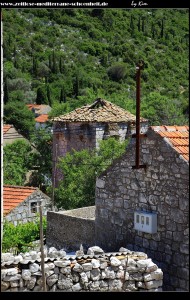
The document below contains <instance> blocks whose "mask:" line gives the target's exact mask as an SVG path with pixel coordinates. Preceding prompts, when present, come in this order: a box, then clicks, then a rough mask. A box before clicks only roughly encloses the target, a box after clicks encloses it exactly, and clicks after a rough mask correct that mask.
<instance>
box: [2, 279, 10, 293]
mask: <svg viewBox="0 0 190 300" xmlns="http://www.w3.org/2000/svg"><path fill="white" fill-rule="evenodd" d="M9 287H10V282H8V281H1V291H2V292H4V291H6V290H8V288H9Z"/></svg>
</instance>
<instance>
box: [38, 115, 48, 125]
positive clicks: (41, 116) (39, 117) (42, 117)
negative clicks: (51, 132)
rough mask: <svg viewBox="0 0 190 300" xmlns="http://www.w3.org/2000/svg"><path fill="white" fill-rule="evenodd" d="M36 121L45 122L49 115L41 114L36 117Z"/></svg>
mask: <svg viewBox="0 0 190 300" xmlns="http://www.w3.org/2000/svg"><path fill="white" fill-rule="evenodd" d="M35 121H36V122H38V123H45V122H47V121H48V115H46V114H44V115H40V116H38V117H37V118H35Z"/></svg>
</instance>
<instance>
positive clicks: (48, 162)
mask: <svg viewBox="0 0 190 300" xmlns="http://www.w3.org/2000/svg"><path fill="white" fill-rule="evenodd" d="M47 129H48V128H46V129H38V130H36V131H35V132H34V134H33V136H32V139H31V141H32V144H33V145H34V147H35V149H36V151H35V152H34V153H33V162H34V165H35V168H36V169H37V170H36V171H35V172H33V174H32V176H31V182H30V184H31V185H35V186H40V187H44V188H46V186H47V185H50V184H51V178H52V134H51V132H50V130H51V126H50V127H49V131H48V130H47Z"/></svg>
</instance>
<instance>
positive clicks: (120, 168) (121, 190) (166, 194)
mask: <svg viewBox="0 0 190 300" xmlns="http://www.w3.org/2000/svg"><path fill="white" fill-rule="evenodd" d="M146 135H147V136H146V137H144V138H142V139H140V164H142V165H146V168H138V169H135V168H134V166H135V146H136V143H135V139H131V142H130V143H129V145H128V147H127V149H126V153H125V154H124V155H123V156H122V157H121V158H120V159H118V160H116V161H115V163H114V164H113V165H112V166H111V167H110V168H109V169H108V170H107V171H106V172H104V173H103V174H102V175H101V176H100V177H99V178H98V179H97V182H96V202H95V205H96V218H95V230H96V243H97V245H98V246H100V247H103V248H104V249H105V250H106V251H114V250H115V249H118V248H119V247H120V246H121V245H123V246H124V247H127V248H128V249H131V250H135V251H143V252H145V253H147V255H148V256H150V257H151V258H152V259H153V260H154V261H155V262H156V263H157V264H158V266H159V267H160V268H161V269H162V270H163V273H164V279H163V280H164V281H163V282H164V284H163V286H164V289H165V290H167V291H187V290H188V289H189V163H188V162H189V154H188V152H189V127H187V126H160V127H159V126H158V127H156V126H153V127H150V128H149V130H148V131H147V133H146ZM147 213H148V215H149V216H150V217H151V218H152V217H153V216H154V217H155V218H156V219H157V224H156V223H155V225H154V228H153V227H152V228H151V230H152V231H151V230H150V231H146V230H145V225H142V224H141V225H142V227H138V226H139V224H138V222H139V219H138V220H136V219H135V216H136V215H137V214H139V216H144V217H145V216H146V214H147ZM144 217H143V222H144V221H145V220H144ZM136 225H138V226H137V227H136ZM149 225H150V224H149ZM149 225H148V226H149ZM143 226H144V227H143ZM149 229H150V228H149Z"/></svg>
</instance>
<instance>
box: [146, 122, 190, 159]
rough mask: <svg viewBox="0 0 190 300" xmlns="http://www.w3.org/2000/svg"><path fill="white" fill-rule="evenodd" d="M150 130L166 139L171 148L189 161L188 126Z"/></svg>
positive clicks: (161, 127) (155, 127) (157, 127)
mask: <svg viewBox="0 0 190 300" xmlns="http://www.w3.org/2000/svg"><path fill="white" fill-rule="evenodd" d="M151 128H152V129H153V130H154V131H156V132H157V133H158V134H159V135H160V136H161V137H163V138H166V139H167V140H168V142H169V143H170V144H171V145H172V147H173V148H174V149H175V150H176V151H177V152H178V153H179V154H180V155H182V157H183V158H184V159H185V160H187V161H189V126H151Z"/></svg>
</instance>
